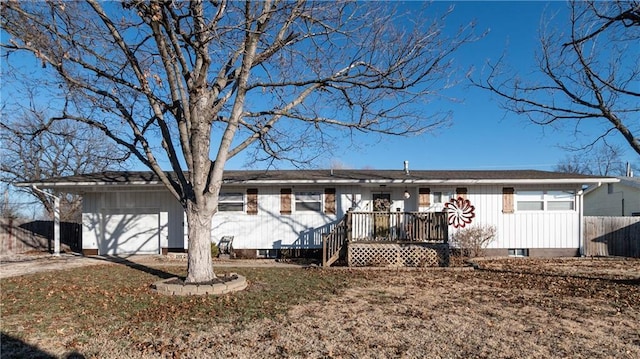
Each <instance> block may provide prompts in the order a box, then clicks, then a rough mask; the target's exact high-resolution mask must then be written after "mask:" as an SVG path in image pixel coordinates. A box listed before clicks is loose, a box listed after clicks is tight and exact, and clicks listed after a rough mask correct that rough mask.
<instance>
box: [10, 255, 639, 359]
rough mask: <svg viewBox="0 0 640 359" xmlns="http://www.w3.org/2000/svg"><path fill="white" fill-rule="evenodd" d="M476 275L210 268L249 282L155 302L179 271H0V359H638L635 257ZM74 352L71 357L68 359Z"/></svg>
mask: <svg viewBox="0 0 640 359" xmlns="http://www.w3.org/2000/svg"><path fill="white" fill-rule="evenodd" d="M481 266H482V267H483V268H485V269H484V270H475V271H462V270H448V271H442V270H418V271H396V270H348V269H335V270H322V269H317V268H316V269H298V268H255V269H253V268H237V269H228V268H218V269H217V270H218V272H227V271H233V272H237V273H240V274H242V275H244V276H246V278H247V280H248V281H249V287H248V288H247V290H245V291H243V292H238V293H235V294H232V295H226V296H221V297H165V296H161V295H158V294H155V293H153V292H152V291H151V290H150V289H149V284H150V283H152V282H153V281H154V280H157V279H158V278H162V277H166V276H169V275H184V271H185V268H184V267H175V266H162V263H159V264H157V265H154V268H153V269H148V268H146V269H145V268H140V267H137V268H131V267H127V266H125V265H114V264H109V265H98V266H91V267H85V268H77V269H71V270H66V271H58V272H51V273H45V274H34V275H29V276H23V277H16V278H9V279H3V280H1V281H0V285H1V289H2V304H1V307H0V308H1V314H2V321H1V324H0V325H1V330H2V333H3V335H2V348H1V354H2V358H13V357H16V358H19V357H33V356H34V355H40V356H41V357H51V355H53V356H55V357H68V356H70V354H79V355H81V356H84V357H87V358H92V357H96V358H126V357H134V358H157V357H166V358H201V357H219V358H227V357H241V358H244V357H251V358H256V357H259V358H264V357H299V358H332V357H333V358H339V357H342V358H366V357H375V358H380V357H387V358H399V357H406V358H416V357H420V358H423V357H424V358H440V357H444V358H458V357H459V358H476V357H488V358H543V357H544V358H556V357H557V358H564V357H572V358H575V357H596V358H638V357H640V260H590V259H568V260H513V259H512V260H496V261H485V262H482V263H481ZM76 357H78V356H76Z"/></svg>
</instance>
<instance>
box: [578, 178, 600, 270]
mask: <svg viewBox="0 0 640 359" xmlns="http://www.w3.org/2000/svg"><path fill="white" fill-rule="evenodd" d="M598 187H599V186H598ZM576 194H577V195H578V197H577V199H578V240H579V243H578V246H579V252H580V257H584V256H585V252H586V250H585V247H586V244H587V243H586V242H585V241H584V191H583V190H579V191H578V192H577V193H576Z"/></svg>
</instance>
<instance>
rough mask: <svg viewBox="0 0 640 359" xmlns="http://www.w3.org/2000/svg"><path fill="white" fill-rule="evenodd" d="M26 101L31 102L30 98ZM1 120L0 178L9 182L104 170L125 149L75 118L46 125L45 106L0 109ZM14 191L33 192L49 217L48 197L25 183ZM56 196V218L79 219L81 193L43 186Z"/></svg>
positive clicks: (117, 161)
mask: <svg viewBox="0 0 640 359" xmlns="http://www.w3.org/2000/svg"><path fill="white" fill-rule="evenodd" d="M31 99H32V101H30V102H31V103H32V104H33V103H34V101H33V100H34V99H33V98H31ZM2 112H3V114H2V118H3V122H2V123H0V143H2V150H1V151H0V154H1V156H0V181H2V182H4V183H7V184H14V183H17V182H29V181H38V180H43V179H46V178H51V177H60V176H70V175H77V174H81V173H92V172H102V171H105V170H107V169H117V168H120V167H119V164H120V162H122V161H123V160H124V159H125V158H126V154H125V153H124V152H123V151H121V150H120V149H119V148H118V147H116V146H115V144H114V143H112V142H111V141H109V140H107V141H105V138H104V136H103V134H102V132H100V131H97V130H96V129H94V128H92V127H90V126H88V125H86V124H83V123H79V122H64V123H63V122H56V123H51V124H49V123H48V122H49V121H48V116H47V111H43V110H38V109H36V108H34V107H33V106H32V107H31V108H19V109H18V108H17V109H14V111H10V110H7V109H6V108H5V109H4V111H2ZM16 191H17V192H24V193H27V194H29V195H32V196H33V197H35V198H36V199H37V201H38V202H39V203H41V204H42V206H43V207H44V211H45V213H46V214H47V216H48V217H49V218H53V211H54V208H53V207H54V203H53V199H52V198H51V197H50V196H47V195H44V194H43V193H42V192H40V191H36V190H33V189H31V188H27V187H17V188H16ZM47 193H49V194H52V195H54V196H57V197H59V198H60V207H61V211H60V219H61V220H62V221H66V222H79V220H80V217H81V214H82V208H81V204H82V198H81V196H79V195H72V194H69V193H62V192H59V191H50V190H47Z"/></svg>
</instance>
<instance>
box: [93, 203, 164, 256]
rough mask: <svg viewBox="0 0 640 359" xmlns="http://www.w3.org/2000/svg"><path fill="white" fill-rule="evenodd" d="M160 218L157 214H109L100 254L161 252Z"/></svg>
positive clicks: (106, 219)
mask: <svg viewBox="0 0 640 359" xmlns="http://www.w3.org/2000/svg"><path fill="white" fill-rule="evenodd" d="M159 227H160V218H159V215H158V214H157V213H156V214H108V215H106V218H105V226H104V229H105V233H104V240H103V241H101V243H100V254H109V255H115V254H158V253H160V230H159Z"/></svg>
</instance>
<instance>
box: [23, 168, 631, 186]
mask: <svg viewBox="0 0 640 359" xmlns="http://www.w3.org/2000/svg"><path fill="white" fill-rule="evenodd" d="M170 174H171V173H170ZM171 175H173V174H171ZM618 181H619V180H618V179H616V178H613V177H601V176H587V175H580V174H571V173H562V172H547V171H536V170H499V171H480V170H478V171H464V170H431V171H413V170H412V171H409V172H408V173H407V172H405V171H404V170H347V169H336V170H269V171H265V170H261V171H257V170H249V171H236V170H229V171H225V172H224V183H227V184H243V185H269V184H361V185H367V184H372V185H373V184H425V185H426V184H434V185H435V184H445V185H447V184H448V185H472V184H597V183H612V182H618ZM19 185H20V186H29V185H36V186H40V187H56V188H58V187H60V188H62V187H66V188H76V189H77V188H78V187H95V186H98V185H99V186H104V185H107V186H108V185H147V186H148V185H162V183H161V182H160V180H159V178H158V176H157V175H155V174H154V173H152V172H130V171H111V172H100V173H91V174H84V175H77V176H68V177H58V178H50V179H46V180H42V181H37V182H25V183H21V184H19Z"/></svg>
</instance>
